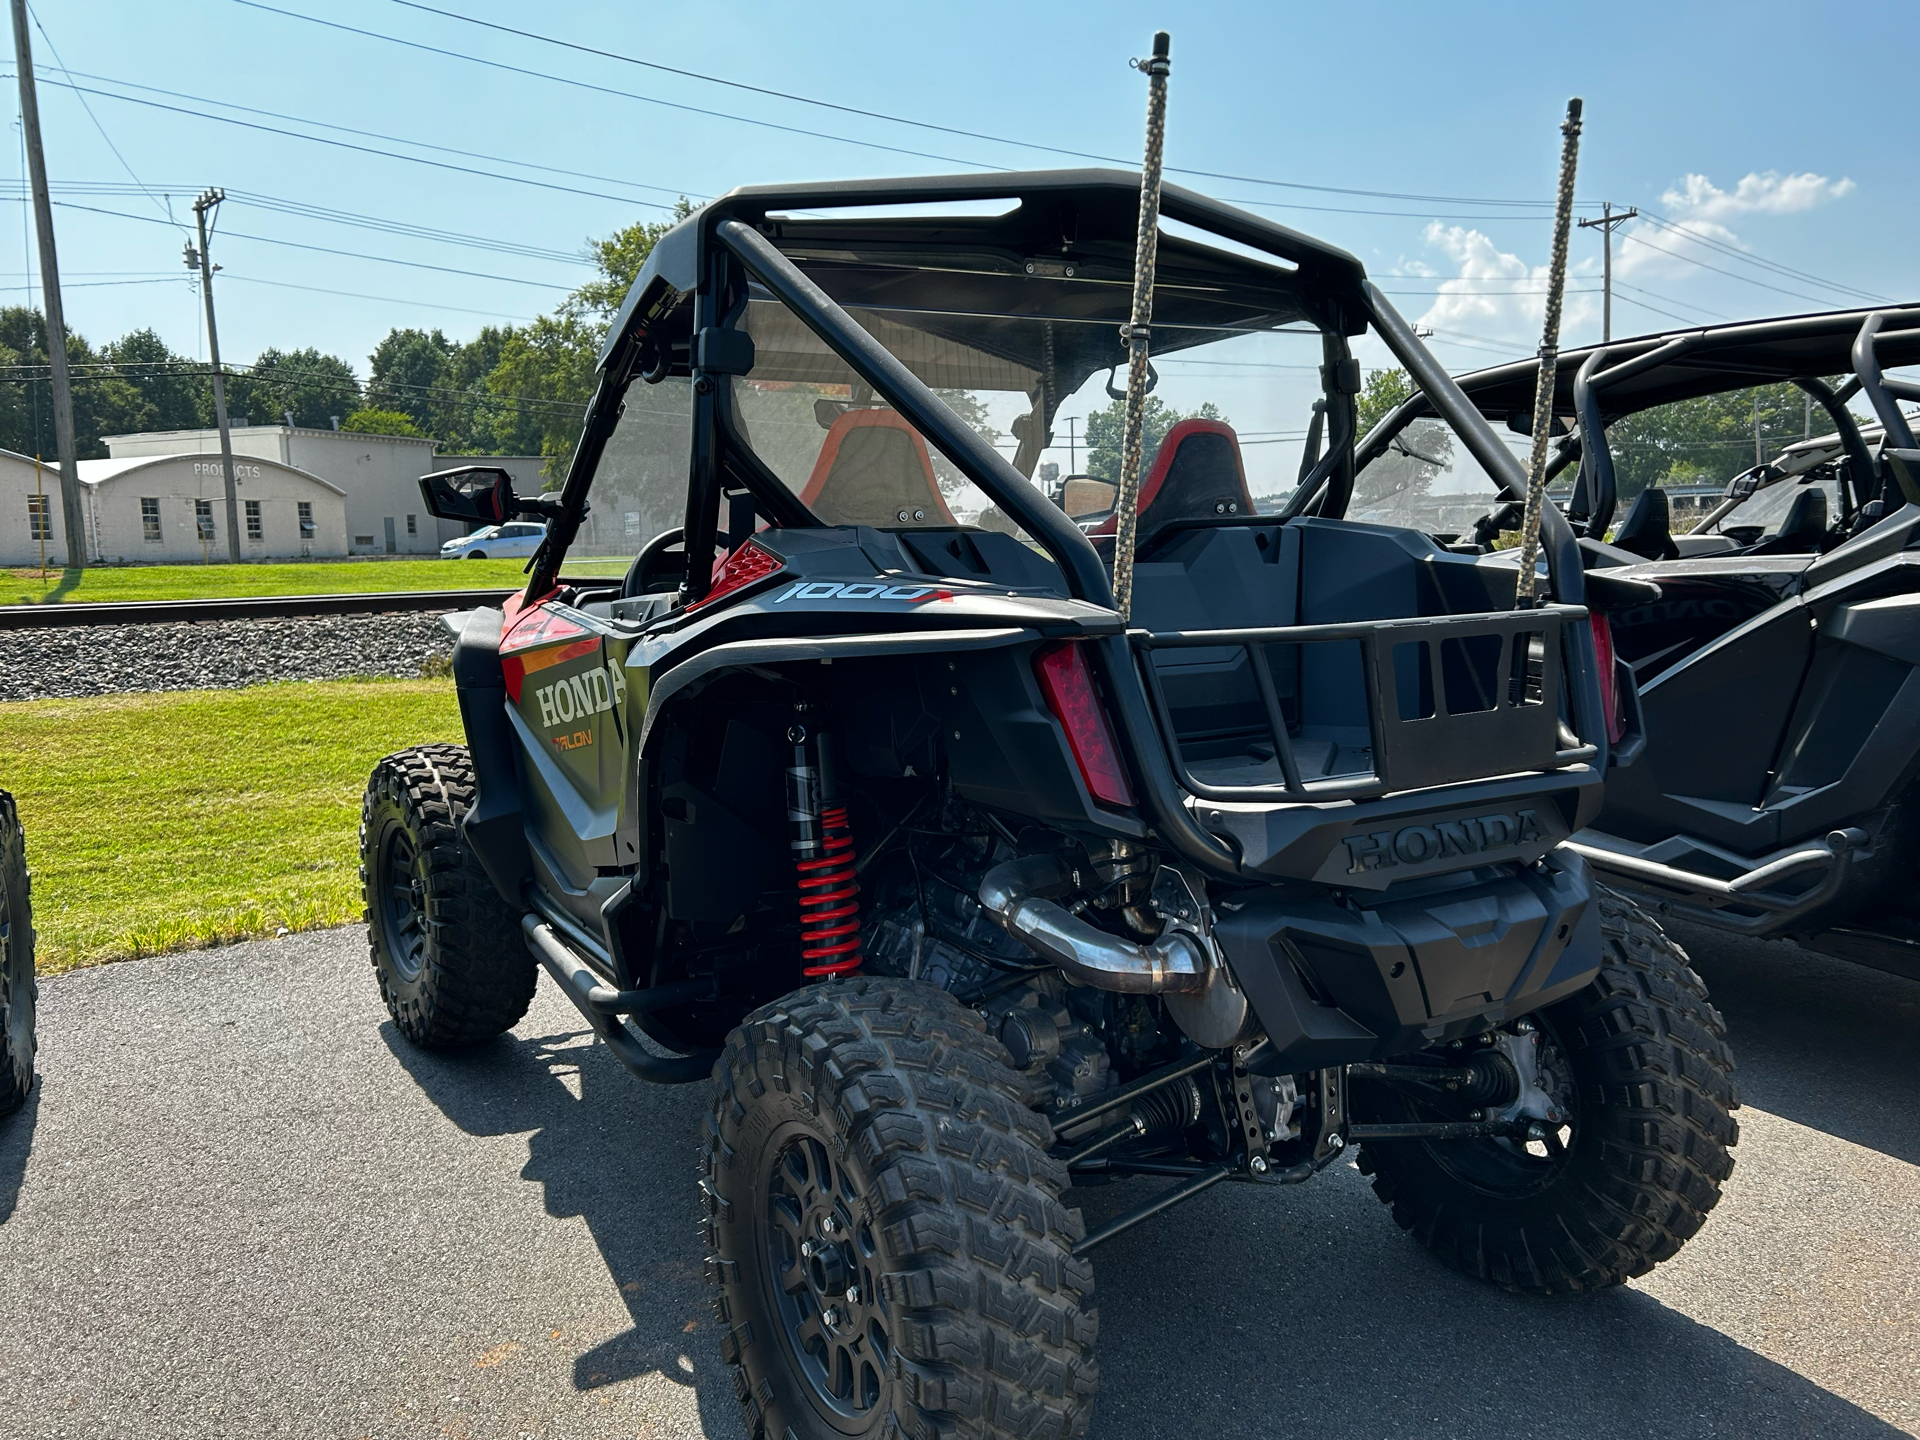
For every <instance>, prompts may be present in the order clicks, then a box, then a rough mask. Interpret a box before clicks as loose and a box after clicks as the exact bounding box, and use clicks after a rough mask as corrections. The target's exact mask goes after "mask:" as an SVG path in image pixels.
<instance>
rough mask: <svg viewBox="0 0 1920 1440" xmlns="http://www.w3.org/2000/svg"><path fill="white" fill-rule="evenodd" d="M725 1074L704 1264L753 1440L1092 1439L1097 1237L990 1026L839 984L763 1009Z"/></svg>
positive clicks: (891, 987) (713, 1137)
mask: <svg viewBox="0 0 1920 1440" xmlns="http://www.w3.org/2000/svg"><path fill="white" fill-rule="evenodd" d="M715 1074H716V1078H717V1080H718V1086H717V1092H716V1095H715V1099H714V1108H713V1115H712V1119H711V1121H710V1124H709V1126H708V1131H707V1145H706V1150H705V1154H704V1157H703V1165H702V1172H703V1179H702V1182H701V1191H702V1194H703V1198H704V1199H705V1202H706V1208H707V1215H708V1218H707V1220H706V1222H705V1225H704V1234H705V1236H706V1238H707V1242H708V1244H709V1246H710V1248H711V1249H712V1252H713V1253H712V1255H711V1257H710V1258H709V1259H708V1261H707V1271H708V1278H709V1279H710V1281H712V1282H713V1283H714V1285H715V1286H716V1287H717V1290H718V1296H717V1298H716V1300H715V1312H716V1314H717V1315H718V1317H719V1319H720V1322H721V1326H722V1330H721V1342H720V1353H721V1357H722V1358H723V1359H724V1360H725V1361H726V1363H727V1364H728V1365H730V1366H732V1367H733V1371H734V1376H733V1379H734V1392H735V1394H736V1395H738V1397H739V1399H740V1403H741V1405H742V1407H743V1408H744V1409H745V1412H746V1422H747V1430H748V1432H749V1433H750V1434H751V1435H752V1436H754V1437H755V1440H828V1437H833V1440H845V1437H852V1436H882V1435H884V1436H893V1435H896V1434H904V1435H914V1436H923V1435H924V1436H968V1437H978V1440H1012V1437H1020V1440H1027V1437H1045V1440H1069V1437H1075V1436H1079V1435H1081V1434H1083V1433H1084V1431H1085V1429H1086V1425H1087V1420H1088V1417H1089V1413H1090V1410H1091V1407H1092V1401H1093V1395H1094V1390H1095V1387H1096V1384H1097V1379H1098V1376H1097V1371H1096V1369H1095V1366H1094V1360H1093V1342H1094V1337H1095V1334H1096V1331H1097V1329H1098V1320H1097V1318H1096V1315H1095V1312H1094V1304H1093V1272H1092V1267H1091V1266H1090V1265H1089V1264H1088V1262H1087V1261H1086V1260H1085V1259H1082V1258H1076V1257H1075V1256H1074V1255H1073V1253H1072V1247H1073V1243H1074V1242H1075V1241H1076V1240H1078V1239H1079V1238H1081V1236H1082V1235H1083V1233H1084V1230H1083V1227H1082V1225H1081V1221H1080V1216H1079V1212H1077V1211H1074V1210H1070V1209H1068V1208H1067V1207H1066V1206H1065V1205H1064V1204H1063V1203H1062V1201H1061V1198H1060V1197H1061V1195H1062V1193H1063V1192H1064V1191H1065V1190H1066V1188H1067V1184H1068V1181H1067V1174H1066V1171H1065V1168H1064V1167H1063V1166H1061V1165H1060V1164H1059V1163H1058V1162H1057V1161H1055V1160H1052V1159H1050V1158H1048V1156H1047V1147H1048V1145H1049V1143H1050V1142H1051V1139H1052V1136H1051V1132H1050V1130H1049V1127H1048V1126H1047V1123H1046V1121H1045V1120H1044V1119H1042V1118H1041V1117H1040V1116H1039V1115H1037V1114H1035V1113H1034V1112H1033V1111H1032V1110H1029V1109H1028V1108H1027V1107H1026V1106H1025V1104H1023V1103H1022V1100H1021V1088H1020V1083H1019V1077H1018V1076H1017V1075H1016V1074H1015V1072H1014V1071H1013V1070H1012V1068H1011V1066H1010V1064H1009V1062H1008V1057H1007V1055H1006V1053H1005V1052H1004V1050H1002V1049H1001V1047H1000V1045H999V1043H998V1042H997V1041H995V1040H993V1039H991V1038H990V1037H989V1036H988V1035H987V1033H986V1028H985V1024H984V1022H982V1021H981V1019H980V1017H979V1016H977V1015H975V1014H974V1013H973V1012H972V1011H970V1010H967V1009H966V1008H965V1007H963V1006H962V1005H961V1004H960V1003H959V1002H958V1001H957V1000H955V999H954V998H953V997H952V996H951V995H948V994H947V993H946V992H944V991H942V990H938V989H936V988H934V987H933V986H930V985H925V984H919V983H916V982H912V981H897V980H880V979H871V978H854V979H850V980H836V981H829V982H827V983H825V984H821V985H815V986H812V987H810V988H808V989H805V990H800V991H797V992H795V993H794V994H792V995H789V996H788V997H786V998H785V999H784V1000H780V1001H778V1002H776V1003H774V1004H772V1005H768V1006H765V1007H763V1008H762V1009H760V1010H758V1011H756V1012H755V1013H754V1014H752V1015H749V1016H748V1017H747V1018H746V1020H745V1021H743V1022H742V1023H741V1025H740V1028H739V1029H737V1030H735V1031H734V1032H733V1034H732V1035H731V1036H730V1037H729V1038H728V1040H727V1045H726V1049H725V1050H724V1051H723V1052H722V1054H721V1058H720V1062H719V1064H718V1066H717V1067H716V1071H715Z"/></svg>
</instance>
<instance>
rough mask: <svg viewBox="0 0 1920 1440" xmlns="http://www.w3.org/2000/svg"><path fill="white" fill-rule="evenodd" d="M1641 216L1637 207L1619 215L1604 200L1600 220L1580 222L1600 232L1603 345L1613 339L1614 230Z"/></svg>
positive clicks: (1601, 329)
mask: <svg viewBox="0 0 1920 1440" xmlns="http://www.w3.org/2000/svg"><path fill="white" fill-rule="evenodd" d="M1639 218H1640V212H1639V211H1638V210H1637V209H1629V210H1622V211H1621V212H1620V213H1619V214H1618V215H1616V214H1614V213H1613V202H1612V201H1611V200H1607V201H1604V202H1602V204H1601V206H1600V218H1599V219H1598V220H1582V221H1581V222H1580V228H1581V229H1582V230H1598V231H1599V232H1600V243H1601V255H1602V257H1603V258H1602V259H1601V262H1600V263H1601V266H1602V274H1603V275H1604V277H1605V278H1604V279H1602V281H1601V282H1600V285H1601V291H1600V343H1601V344H1602V345H1604V344H1606V343H1607V341H1609V340H1611V339H1613V232H1614V230H1615V228H1616V227H1618V226H1621V225H1624V224H1626V223H1627V221H1629V220H1637V219H1639Z"/></svg>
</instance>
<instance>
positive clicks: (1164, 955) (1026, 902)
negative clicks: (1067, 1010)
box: [980, 855, 1213, 995]
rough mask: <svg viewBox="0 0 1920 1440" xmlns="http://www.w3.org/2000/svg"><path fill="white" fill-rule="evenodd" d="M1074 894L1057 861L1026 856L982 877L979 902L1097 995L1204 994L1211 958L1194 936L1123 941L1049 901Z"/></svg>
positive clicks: (1070, 878)
mask: <svg viewBox="0 0 1920 1440" xmlns="http://www.w3.org/2000/svg"><path fill="white" fill-rule="evenodd" d="M1072 888H1073V875H1072V872H1071V871H1070V870H1068V869H1067V867H1066V866H1065V865H1063V864H1062V863H1061V862H1060V861H1059V860H1058V859H1057V858H1055V857H1054V856H1052V855H1023V856H1021V857H1020V858H1019V859H1016V860H1009V861H1007V862H1006V863H1005V864H1004V865H996V866H994V868H993V869H991V870H989V871H988V872H987V873H986V876H985V878H984V879H982V880H981V882H980V903H981V904H982V905H984V906H985V907H986V908H987V910H988V911H989V912H990V913H991V914H992V915H993V917H994V919H996V920H997V921H999V922H1000V925H1001V927H1002V928H1003V929H1004V930H1005V931H1006V932H1007V933H1008V934H1009V935H1011V936H1013V938H1014V939H1016V940H1018V941H1020V942H1021V943H1022V944H1023V945H1025V946H1026V947H1027V948H1028V949H1029V950H1031V951H1033V953H1034V954H1036V955H1038V956H1039V957H1040V958H1041V959H1043V960H1046V961H1048V962H1049V963H1051V964H1054V965H1058V966H1059V967H1060V968H1061V969H1062V970H1064V971H1066V972H1067V974H1069V975H1071V976H1072V977H1073V978H1074V979H1076V980H1078V981H1080V982H1081V983H1083V984H1086V985H1091V986H1093V987H1094V988H1095V989H1099V990H1115V991H1118V992H1119V993H1121V994H1123V995H1157V994H1162V993H1165V992H1168V991H1173V992H1181V991H1200V990H1204V989H1206V988H1207V984H1208V981H1209V980H1210V979H1211V978H1212V972H1213V957H1212V956H1211V955H1209V954H1208V953H1207V951H1206V948H1205V945H1204V942H1202V941H1201V940H1200V939H1199V938H1198V937H1197V936H1194V935H1189V934H1187V933H1186V932H1184V931H1180V930H1169V931H1168V932H1167V933H1166V934H1164V935H1162V936H1161V937H1160V938H1159V939H1158V940H1155V941H1153V942H1151V943H1149V944H1139V943H1135V942H1134V941H1130V940H1122V939H1121V938H1120V937H1119V936H1117V935H1109V934H1108V933H1107V932H1106V931H1104V930H1100V929H1097V928H1095V927H1094V926H1092V925H1089V924H1088V923H1087V922H1086V921H1084V920H1082V919H1081V918H1080V917H1079V916H1077V915H1074V914H1073V913H1072V912H1070V911H1069V910H1068V909H1067V908H1066V907H1065V906H1063V905H1060V904H1058V903H1057V902H1055V901H1054V900H1052V899H1050V898H1047V897H1049V896H1053V895H1064V894H1065V893H1066V892H1067V891H1068V890H1070V889H1072Z"/></svg>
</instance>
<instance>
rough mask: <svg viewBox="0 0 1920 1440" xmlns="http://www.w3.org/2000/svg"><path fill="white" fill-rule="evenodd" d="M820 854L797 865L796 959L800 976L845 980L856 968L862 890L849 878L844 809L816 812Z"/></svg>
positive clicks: (849, 844)
mask: <svg viewBox="0 0 1920 1440" xmlns="http://www.w3.org/2000/svg"><path fill="white" fill-rule="evenodd" d="M820 847H821V849H822V850H823V851H825V853H824V854H822V855H821V856H820V857H819V858H817V859H814V860H801V861H797V862H796V863H795V868H796V869H798V870H799V872H800V958H801V959H802V960H804V961H805V962H806V966H805V968H804V969H803V970H802V971H801V972H800V973H801V974H803V975H844V974H846V973H847V972H848V971H849V970H858V969H859V968H860V901H859V899H858V898H857V897H858V895H859V894H860V886H859V885H858V884H857V883H855V881H854V878H853V830H852V828H851V827H850V826H848V824H847V807H846V806H844V805H822V806H821V807H820Z"/></svg>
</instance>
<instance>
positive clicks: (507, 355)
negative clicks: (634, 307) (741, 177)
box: [487, 197, 693, 485]
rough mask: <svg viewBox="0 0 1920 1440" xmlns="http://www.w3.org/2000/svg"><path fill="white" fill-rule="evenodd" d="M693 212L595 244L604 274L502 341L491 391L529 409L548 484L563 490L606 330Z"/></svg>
mask: <svg viewBox="0 0 1920 1440" xmlns="http://www.w3.org/2000/svg"><path fill="white" fill-rule="evenodd" d="M692 213H693V206H692V205H690V204H689V203H688V202H687V200H686V199H685V198H684V197H682V199H681V200H680V202H679V204H678V205H676V206H675V207H674V212H673V219H672V220H670V221H662V222H656V223H651V224H649V223H644V222H641V223H635V224H633V225H629V226H627V227H625V228H624V229H622V230H618V231H616V232H615V233H614V234H612V235H610V236H608V237H607V238H606V239H604V240H594V241H590V242H589V243H588V256H589V258H590V259H591V260H592V261H593V263H594V266H595V268H596V269H597V270H598V271H599V272H600V273H599V274H598V275H597V276H596V277H595V278H594V279H592V280H589V281H588V282H587V283H586V284H584V285H582V286H581V287H580V288H579V289H578V290H575V291H574V292H573V293H572V294H571V295H569V296H568V297H567V298H566V299H565V300H563V301H561V302H560V305H559V307H558V309H556V310H555V311H554V313H553V314H551V315H543V316H541V317H540V318H539V319H538V320H535V321H534V322H533V323H532V324H530V325H526V326H522V327H519V328H517V329H512V330H508V331H506V332H504V333H503V334H502V336H501V340H500V356H499V360H498V362H497V363H496V364H495V365H494V367H493V369H492V370H491V371H490V372H489V373H488V375H487V388H488V389H489V390H491V391H492V392H493V394H494V396H495V397H496V398H497V399H499V400H500V401H502V402H507V403H512V402H516V401H517V402H519V403H520V404H521V405H522V406H523V407H524V409H523V411H522V412H521V414H522V415H523V416H524V419H525V420H526V421H527V422H529V423H528V424H527V425H526V426H525V430H524V432H523V433H527V434H528V436H529V438H531V435H532V433H533V432H536V431H537V433H538V436H539V441H540V444H539V452H540V453H541V454H542V455H545V456H546V457H547V465H546V472H547V476H548V479H549V481H550V483H552V484H555V485H557V484H559V483H560V480H561V479H562V478H563V477H564V476H565V475H566V471H567V466H568V464H569V463H570V462H571V461H572V459H573V447H574V443H575V442H576V440H577V439H578V438H579V434H580V419H581V415H582V413H583V412H584V411H585V409H586V404H587V401H588V400H589V399H591V398H592V396H593V386H594V379H595V375H594V361H595V360H597V359H598V358H599V355H600V347H601V345H602V344H604V343H605V341H606V337H607V327H608V325H610V324H611V323H612V320H613V317H614V315H615V314H616V313H617V312H618V311H619V309H620V305H621V302H622V301H624V300H625V299H626V297H627V292H628V291H629V290H631V289H632V288H633V282H634V281H635V280H636V279H638V278H639V275H640V270H641V267H642V266H644V265H645V264H646V261H647V256H649V255H651V254H652V253H653V247H654V246H655V245H656V244H657V243H658V242H659V240H660V237H661V236H662V235H665V234H666V233H667V231H668V230H670V229H672V228H673V226H674V225H676V224H678V223H679V222H680V221H681V220H684V219H685V218H687V217H688V216H689V215H691V214H692Z"/></svg>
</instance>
